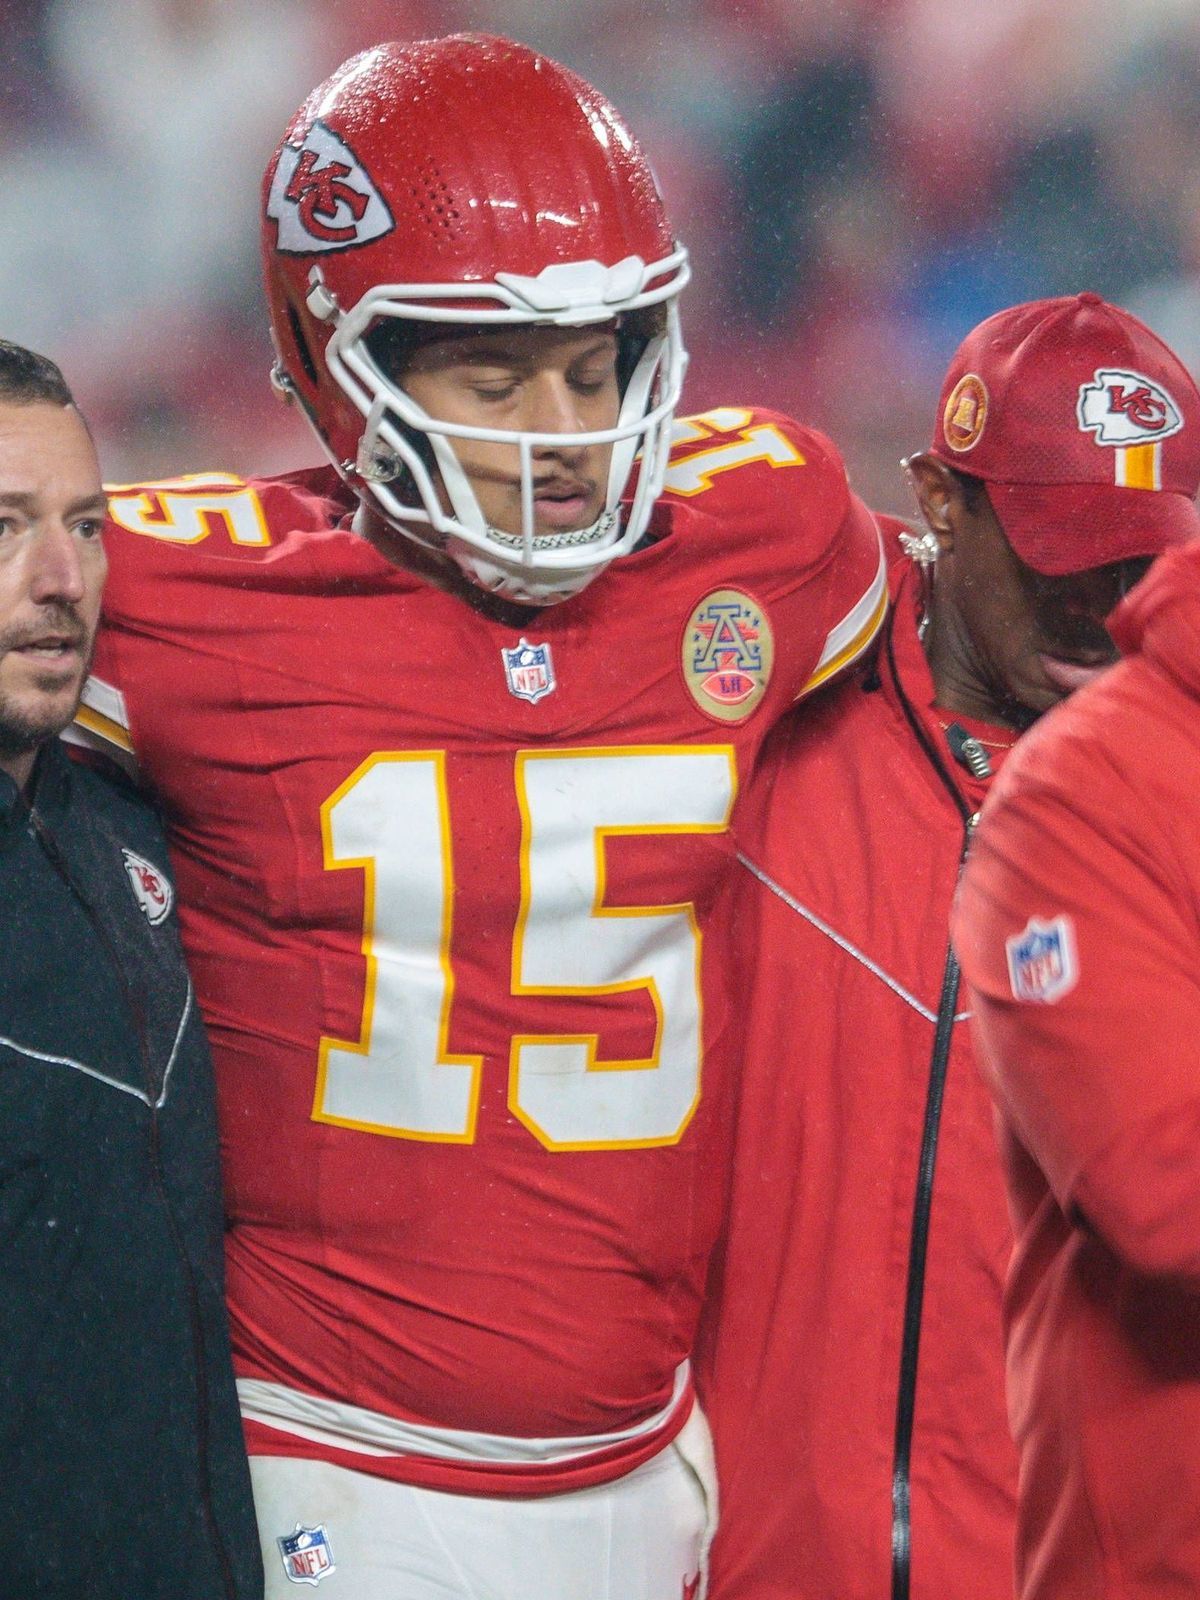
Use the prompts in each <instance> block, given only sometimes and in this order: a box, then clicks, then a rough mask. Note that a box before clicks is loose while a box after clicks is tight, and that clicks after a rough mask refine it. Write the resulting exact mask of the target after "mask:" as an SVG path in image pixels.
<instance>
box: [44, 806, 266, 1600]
mask: <svg viewBox="0 0 1200 1600" xmlns="http://www.w3.org/2000/svg"><path fill="white" fill-rule="evenodd" d="M29 823H30V827H31V828H32V830H33V833H34V836H35V837H36V839H37V841H38V843H39V845H40V846H41V848H42V852H43V854H44V855H45V857H46V859H47V861H49V863H50V865H51V866H52V867H53V868H54V871H55V872H56V873H57V874H58V876H59V877H60V878H61V880H62V882H63V884H64V885H65V887H66V889H67V891H68V892H69V893H70V895H71V896H72V898H73V899H74V900H75V901H76V902H77V904H78V905H79V908H80V910H81V911H82V912H83V914H84V916H85V917H86V918H87V920H88V922H89V923H90V924H91V927H92V929H93V930H94V932H95V934H96V937H97V939H99V941H100V943H101V945H102V946H103V948H104V950H105V952H106V954H107V956H108V959H109V961H110V962H111V964H112V966H113V969H114V971H115V973H116V975H117V979H118V981H119V983H120V985H121V989H122V992H123V993H124V996H125V1003H126V1006H127V1008H128V1011H129V1014H130V1016H131V1018H132V1020H133V1024H134V1031H135V1032H136V1034H137V1041H138V1055H139V1057H140V1058H141V1065H142V1081H143V1083H144V1084H145V1087H146V1103H147V1109H148V1111H149V1115H150V1127H149V1145H150V1149H149V1156H150V1171H151V1175H152V1178H153V1182H154V1188H155V1191H156V1192H157V1194H158V1198H159V1203H160V1204H161V1206H162V1208H163V1212H164V1214H165V1215H166V1218H167V1226H168V1228H169V1230H170V1234H171V1238H172V1240H173V1241H174V1244H175V1250H176V1254H177V1255H178V1257H179V1262H180V1265H181V1267H182V1269H183V1277H184V1283H185V1285H186V1296H187V1306H188V1328H189V1332H190V1334H191V1343H192V1365H193V1373H194V1387H195V1395H196V1451H197V1457H198V1460H197V1466H198V1468H199V1474H198V1475H199V1480H200V1482H199V1489H200V1500H201V1505H202V1508H203V1513H204V1521H205V1525H206V1526H207V1528H208V1530H209V1537H210V1538H211V1540H212V1544H213V1550H214V1553H215V1554H216V1557H217V1565H218V1566H219V1568H220V1570H221V1579H222V1586H223V1588H224V1590H225V1593H226V1594H227V1595H228V1596H229V1600H237V1592H238V1590H237V1581H236V1579H235V1577H234V1572H233V1563H232V1561H231V1560H230V1556H229V1552H228V1550H227V1549H226V1547H225V1541H224V1539H223V1538H222V1537H221V1532H220V1529H219V1527H218V1524H217V1514H216V1508H215V1507H214V1505H213V1498H212V1482H211V1474H210V1470H209V1459H208V1457H209V1439H208V1370H207V1363H206V1354H207V1352H206V1347H205V1343H204V1325H203V1319H202V1316H201V1313H200V1293H199V1288H198V1286H197V1284H196V1275H195V1273H194V1272H193V1270H192V1262H191V1257H190V1256H189V1255H188V1252H187V1247H186V1245H185V1244H184V1241H183V1235H182V1232H181V1230H180V1227H179V1219H178V1218H177V1217H176V1215H175V1209H174V1207H173V1206H172V1204H171V1197H170V1194H169V1192H168V1190H167V1183H166V1177H165V1174H164V1172H163V1168H162V1151H161V1147H160V1141H159V1129H158V1109H157V1103H156V1102H157V1099H158V1090H159V1089H160V1088H161V1085H156V1084H155V1081H154V1071H153V1066H152V1063H151V1057H150V1041H149V1038H148V1037H147V1028H146V1013H145V1008H144V1007H143V1006H142V1004H141V1001H140V1000H139V999H138V998H137V995H136V992H135V989H134V985H133V982H132V980H131V978H130V975H129V973H128V972H127V971H126V968H125V964H124V961H123V960H122V957H121V953H120V951H119V950H118V948H117V946H116V943H115V942H114V940H113V939H112V937H111V935H110V934H109V932H108V929H107V927H106V926H105V923H104V919H103V918H102V917H101V915H100V913H99V911H98V910H97V909H96V907H95V906H94V905H93V904H92V902H91V901H90V900H89V899H88V897H87V895H86V894H84V892H83V890H82V889H81V888H80V887H79V885H78V884H77V883H76V882H75V878H74V875H73V874H72V872H71V868H70V865H69V863H68V862H67V859H66V856H65V855H64V854H63V852H62V850H61V848H60V847H59V843H58V840H57V839H56V838H55V837H54V835H53V834H52V833H51V832H50V830H49V828H48V827H47V826H46V824H45V823H44V822H43V821H42V818H41V817H40V816H39V814H38V812H37V810H36V809H35V808H34V807H33V806H30V807H29Z"/></svg>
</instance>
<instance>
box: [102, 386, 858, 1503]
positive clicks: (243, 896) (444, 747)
mask: <svg viewBox="0 0 1200 1600" xmlns="http://www.w3.org/2000/svg"><path fill="white" fill-rule="evenodd" d="M677 432H678V443H677V446H676V449H675V452H674V454H673V456H672V464H671V467H670V470H669V473H668V479H667V483H668V488H667V493H666V495H665V496H664V499H663V501H662V502H661V503H660V505H659V507H658V508H657V511H656V514H655V521H654V523H653V524H652V530H653V533H654V534H655V535H656V537H655V539H654V542H652V543H650V544H647V545H646V546H645V547H644V548H642V549H641V550H639V551H638V552H636V553H635V554H633V555H631V556H627V557H625V558H623V559H621V560H619V561H617V562H615V563H614V564H613V566H611V567H610V568H609V569H608V570H607V571H606V572H605V573H604V574H603V575H602V576H601V577H599V578H598V579H597V580H596V581H595V582H594V583H592V584H591V585H590V586H589V587H588V588H587V589H585V590H584V591H583V592H582V593H581V594H579V595H577V596H575V597H574V598H573V599H571V600H569V601H566V602H564V603H562V604H560V605H557V606H554V607H552V608H549V609H547V610H544V611H538V612H533V613H530V614H529V615H528V618H527V620H526V621H525V622H524V624H523V625H522V626H521V627H520V628H512V627H508V626H505V625H503V624H501V623H499V622H496V621H493V620H491V619H489V618H488V617H485V616H483V615H481V614H480V613H479V612H477V611H476V610H474V609H473V608H472V607H470V606H469V605H467V604H465V603H464V602H463V601H462V600H461V599H459V598H456V597H454V596H452V595H450V594H448V593H445V592H443V591H441V590H439V589H437V588H433V587H431V586H430V585H428V584H427V583H425V582H424V581H422V580H420V579H418V578H416V577H415V576H413V575H412V574H410V573H409V572H407V571H405V570H402V569H399V568H397V567H396V566H394V565H392V564H390V563H389V562H388V561H386V560H385V559H384V558H383V557H382V556H381V555H380V554H379V553H378V552H377V551H376V550H375V548H374V547H373V546H372V545H371V544H369V543H368V542H367V541H366V540H364V539H362V538H360V537H358V536H357V535H356V534H355V533H354V532H352V531H351V527H350V523H351V519H352V513H353V510H354V502H353V500H352V499H350V498H349V496H348V495H347V494H346V492H345V491H344V490H343V489H342V487H341V486H340V484H339V483H338V481H337V479H336V477H335V475H334V474H333V473H332V472H331V471H316V472H312V473H306V474H299V475H296V476H292V477H289V478H283V479H275V480H263V481H251V482H246V481H243V480H241V479H237V478H230V477H225V476H219V475H209V476H205V477H197V478H190V479H180V480H176V481H173V482H171V483H169V484H160V485H153V486H147V487H137V488H131V487H124V488H119V489H117V490H115V491H114V493H113V499H112V526H111V528H110V536H109V554H110V560H111V572H110V577H109V583H108V590H107V598H106V608H105V616H106V627H105V631H104V633H103V636H102V638H101V641H100V644H99V647H98V650H97V655H96V662H95V673H94V681H93V683H92V684H91V686H90V687H89V690H88V692H87V695H86V698H85V704H84V707H83V708H82V709H81V713H80V723H81V726H82V727H83V728H84V729H87V730H90V733H91V734H92V735H93V736H95V735H100V736H107V737H109V738H111V739H115V740H116V741H117V742H119V743H124V744H125V745H126V746H127V747H129V748H131V749H132V751H133V752H135V753H136V757H137V761H138V764H139V766H140V770H141V773H142V775H143V777H144V779H145V781H146V782H147V784H148V785H149V786H150V788H151V789H152V790H153V791H154V793H155V794H156V795H157V796H158V798H159V800H160V802H161V804H162V806H163V808H164V810H165V813H166V818H167V822H168V825H169V828H170V833H171V839H172V847H173V852H174V864H175V869H176V872H177V874H178V888H179V899H180V906H181V919H182V923H183V930H184V937H185V942H186V945H187V950H188V955H189V958H190V961H191V966H192V971H193V975H194V978H195V982H196V988H197V992H198V995H199V997H200V1001H201V1005H202V1007H203V1011H204V1015H205V1017H206V1019H207V1022H208V1025H209V1030H210V1037H211V1040H212V1045H213V1051H214V1055H215V1059H216V1065H217V1074H218V1085H219V1096H220V1114H221V1128H222V1140H223V1149H224V1160H225V1175H226V1185H227V1203H228V1212H229V1217H230V1230H229V1234H228V1252H227V1256H228V1294H229V1301H230V1308H231V1316H232V1321H233V1336H234V1345H235V1351H236V1357H237V1365H238V1372H239V1375H240V1378H241V1379H242V1380H243V1383H242V1389H243V1403H244V1405H245V1407H246V1411H247V1415H248V1417H249V1418H250V1423H251V1427H250V1438H251V1443H252V1447H253V1448H254V1449H255V1450H256V1451H265V1452H271V1451H275V1452H282V1453H301V1454H314V1455H318V1456H321V1457H324V1458H326V1459H331V1460H336V1461H340V1462H342V1463H343V1464H349V1465H352V1466H354V1467H356V1468H358V1469H359V1470H365V1471H369V1472H377V1473H380V1474H383V1475H386V1476H391V1477H397V1478H401V1479H405V1480H407V1481H414V1482H421V1483H426V1484H431V1485H434V1486H440V1487H451V1488H463V1489H468V1490H470V1491H471V1492H477V1491H479V1490H480V1489H485V1490H490V1491H492V1492H501V1493H528V1492H537V1491H540V1490H545V1489H546V1488H548V1487H553V1488H555V1489H558V1488H561V1487H565V1486H571V1485H574V1484H577V1483H579V1482H582V1481H594V1480H595V1479H596V1478H598V1477H605V1476H607V1477H613V1476H616V1475H619V1474H620V1473H621V1472H624V1471H626V1470H629V1468H630V1467H631V1466H632V1465H635V1464H636V1463H637V1461H638V1460H640V1459H642V1458H644V1456H645V1455H646V1454H648V1453H649V1452H650V1451H651V1450H652V1449H655V1448H659V1447H661V1444H662V1443H663V1442H664V1438H665V1437H666V1436H669V1433H667V1432H665V1431H664V1430H669V1429H670V1428H674V1427H677V1426H678V1425H680V1424H681V1422H682V1420H683V1416H684V1414H685V1413H686V1403H685V1401H686V1393H685V1389H686V1380H685V1379H682V1378H680V1377H679V1375H678V1370H677V1369H683V1367H684V1363H685V1362H686V1359H687V1356H688V1352H689V1349H690V1346H691V1343H692V1338H693V1332H694V1327H695V1322H696V1316H697V1309H698V1304H699V1299H700V1294H701V1288H702V1283H703V1278H704V1270H705V1263H706V1258H707V1256H708V1253H709V1249H710V1246H711V1244H712V1242H713V1239H714V1236H715V1234H716V1231H717V1229H718V1226H719V1223H720V1217H721V1209H722V1205H723V1201H724V1170H723V1168H724V1162H725V1152H726V1149H727V1140H726V1138H725V1116H726V1111H727V1100H728V1087H727V1085H726V1084H725V1083H723V1082H722V1081H721V1079H722V1077H723V1074H722V1073H720V1072H719V1071H717V1070H716V1062H717V1061H718V1059H720V1058H722V1057H724V1056H725V1055H726V1054H727V1053H728V1052H727V1051H726V1050H723V1049H721V1048H719V1040H720V1036H721V1032H722V1030H723V1029H724V1028H725V1027H726V1026H727V1025H728V1021H729V1015H728V1011H727V1001H726V997H725V995H724V992H723V987H722V984H721V981H720V972H719V970H718V969H719V967H720V965H721V963H720V961H719V951H718V950H717V949H716V948H715V946H716V941H715V940H714V941H712V942H711V943H712V946H713V947H712V948H708V949H706V948H705V943H704V938H703V929H704V925H705V918H706V914H707V912H708V909H709V906H710V903H711V901H712V899H713V896H714V892H715V889H716V886H717V883H718V880H719V877H720V874H721V872H722V871H723V869H724V867H725V865H726V862H727V861H728V859H729V842H728V832H727V830H728V824H729V818H730V812H731V810H732V807H733V803H734V800H735V797H736V795H737V792H738V788H739V785H740V784H741V783H743V782H744V781H745V778H746V776H747V774H748V772H749V770H750V768H751V766H752V764H753V762H754V759H755V756H756V754H757V751H758V749H759V746H760V743H761V741H762V739H763V737H764V735H765V734H766V732H767V730H768V729H769V728H770V726H771V724H772V723H773V722H774V721H775V720H776V719H777V718H778V717H779V715H780V714H781V713H782V712H783V711H784V710H785V709H786V708H787V707H788V706H789V705H790V704H791V703H792V702H793V701H794V700H795V699H796V697H797V696H798V695H801V694H803V693H806V692H807V691H809V690H810V689H812V688H813V687H815V686H816V685H817V684H818V683H820V682H823V681H824V680H825V678H827V677H828V676H830V675H831V674H832V673H833V672H835V671H837V670H838V669H839V668H840V667H841V666H843V665H845V664H846V663H848V662H849V661H851V660H853V659H854V658H855V657H856V656H857V655H858V654H859V653H860V652H861V651H862V649H863V648H864V647H865V645H866V644H867V643H868V642H869V640H870V639H871V637H872V636H873V634H874V632H875V630H876V628H877V626H878V623H879V620H880V617H881V614H882V610H883V606H884V604H885V599H884V586H883V570H882V563H881V552H880V546H879V541H878V535H877V532H876V528H875V524H874V521H873V519H872V517H871V515H870V513H869V512H868V511H867V510H866V509H865V508H864V507H863V506H862V505H861V503H860V502H859V501H857V500H856V499H855V498H854V496H853V495H852V494H851V492H850V490H849V488H848V486H847V483H846V478H845V473H844V469H843V467H842V464H841V461H840V459H839V457H838V456H837V454H836V452H835V451H834V450H833V448H832V446H831V445H830V444H829V443H828V441H827V440H825V439H824V438H823V437H822V436H821V435H819V434H816V433H813V432H810V431H808V430H805V429H801V428H799V427H798V426H797V425H796V424H794V423H792V422H790V421H787V420H786V419H783V418H780V417H775V416H772V415H770V414H765V413H758V412H756V413H751V412H748V411H740V410H734V409H727V410H722V411H719V412H713V413H709V414H707V415H705V416H703V417H699V418H694V419H689V420H688V421H685V422H682V423H680V424H679V425H678V430H677ZM706 1050H707V1051H708V1053H709V1059H710V1063H711V1070H710V1071H709V1072H708V1073H707V1074H706V1072H705V1071H704V1069H703V1062H704V1057H705V1053H706ZM673 1397H674V1399H673ZM506 1441H507V1443H508V1444H511V1445H513V1446H514V1449H512V1450H510V1449H508V1448H506ZM520 1441H525V1442H526V1443H527V1445H528V1448H527V1449H526V1450H524V1451H522V1450H520V1449H519V1448H516V1446H517V1445H518V1444H519V1442H520ZM539 1441H544V1442H545V1445H544V1448H543V1446H542V1444H540V1443H539Z"/></svg>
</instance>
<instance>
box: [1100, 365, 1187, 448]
mask: <svg viewBox="0 0 1200 1600" xmlns="http://www.w3.org/2000/svg"><path fill="white" fill-rule="evenodd" d="M1079 426H1080V428H1081V429H1082V430H1083V431H1084V432H1085V433H1086V432H1088V431H1089V430H1091V431H1092V432H1093V433H1094V434H1095V436H1096V443H1097V444H1109V445H1123V444H1144V443H1146V442H1147V441H1149V440H1157V439H1166V438H1168V437H1169V436H1170V435H1171V434H1173V433H1178V432H1179V430H1180V428H1182V427H1183V417H1182V415H1181V414H1180V410H1179V407H1178V406H1177V405H1176V404H1175V402H1174V400H1172V399H1171V396H1170V395H1169V394H1168V393H1167V391H1166V390H1165V389H1164V388H1163V387H1162V385H1161V384H1158V383H1155V382H1154V380H1153V379H1152V378H1147V377H1144V376H1143V375H1142V374H1141V373H1140V372H1128V371H1126V370H1125V369H1124V368H1123V367H1112V368H1108V369H1105V368H1101V369H1100V370H1099V371H1098V372H1097V373H1096V376H1095V379H1094V380H1093V381H1092V382H1091V383H1084V384H1081V385H1080V388H1079Z"/></svg>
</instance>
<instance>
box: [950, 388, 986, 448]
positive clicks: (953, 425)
mask: <svg viewBox="0 0 1200 1600" xmlns="http://www.w3.org/2000/svg"><path fill="white" fill-rule="evenodd" d="M987 414H988V392H987V386H986V384H985V383H984V381H983V379H982V378H978V377H976V375H975V374H974V373H973V372H968V373H966V374H964V376H963V377H961V378H960V379H959V380H958V382H957V383H956V384H955V385H954V388H953V389H952V390H951V391H950V398H949V399H948V400H947V401H946V409H945V411H944V412H943V413H942V432H943V433H944V434H945V435H946V443H947V444H948V445H949V446H950V448H951V450H958V451H960V452H962V453H964V454H965V452H966V451H968V450H973V449H974V447H975V446H976V445H977V444H978V443H979V438H980V435H981V434H982V433H983V429H984V425H985V423H986V422H987Z"/></svg>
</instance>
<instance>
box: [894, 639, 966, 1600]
mask: <svg viewBox="0 0 1200 1600" xmlns="http://www.w3.org/2000/svg"><path fill="white" fill-rule="evenodd" d="M893 619H894V613H892V614H889V617H888V623H887V632H886V634H885V644H884V649H885V651H886V655H887V662H888V668H889V670H890V673H891V678H892V683H893V685H894V687H895V689H896V696H897V699H898V701H899V703H900V707H901V709H902V711H903V712H904V717H905V720H906V721H907V723H908V725H909V728H910V730H911V732H912V735H913V737H914V738H915V739H916V741H917V743H918V745H919V746H920V747H921V749H922V751H923V752H924V754H925V756H926V758H927V759H928V761H929V764H930V765H931V766H932V768H933V770H934V772H935V773H936V774H937V776H938V778H939V779H940V781H941V783H942V786H943V787H944V788H945V790H946V791H947V793H948V794H949V796H950V799H951V800H952V801H953V803H954V808H955V810H956V811H957V812H958V814H959V816H960V818H961V819H962V824H963V842H962V849H961V851H960V852H959V858H958V872H957V873H956V876H955V881H956V882H957V879H958V877H959V876H961V874H962V869H963V864H964V863H965V861H966V859H967V852H968V851H969V849H970V848H971V837H972V834H973V833H974V831H975V823H976V820H977V813H974V814H973V813H972V812H971V810H970V808H969V807H968V806H967V805H966V803H965V802H964V800H963V797H962V795H961V793H960V792H959V789H958V785H957V784H956V783H955V781H954V779H953V778H952V777H951V775H950V773H949V772H948V771H947V769H946V765H945V763H944V762H943V760H942V759H941V754H940V752H939V751H938V750H937V748H936V747H935V746H934V745H933V743H932V741H931V740H930V738H929V736H928V732H927V730H926V728H925V727H924V725H923V723H922V722H921V719H920V718H919V717H918V716H917V714H916V712H915V710H914V709H913V707H912V706H911V705H910V704H909V700H908V696H907V695H906V694H905V693H904V687H903V684H902V683H901V681H900V674H899V673H898V672H897V670H896V658H895V650H894V645H893V641H892V624H893ZM960 976H961V975H960V972H959V965H958V957H957V956H956V955H955V953H954V949H953V946H951V945H950V944H949V943H948V944H947V946H946V964H945V967H944V968H943V971H942V990H941V995H940V997H939V1000H938V1011H937V1022H936V1025H935V1027H934V1034H933V1048H932V1051H931V1052H930V1058H929V1078H928V1087H927V1089H926V1093H925V1117H924V1122H923V1125H922V1129H921V1152H920V1157H919V1160H918V1162H917V1182H916V1190H915V1193H914V1196H913V1213H912V1226H911V1229H910V1232H909V1247H908V1275H907V1279H906V1283H905V1292H904V1323H903V1331H902V1334H901V1340H900V1372H899V1384H898V1387H897V1392H896V1431H895V1437H894V1441H893V1447H892V1600H909V1591H910V1587H911V1579H912V1441H913V1423H914V1420H915V1416H916V1405H917V1367H918V1362H919V1359H920V1353H921V1316H922V1312H923V1309H924V1300H925V1264H926V1258H927V1255H928V1250H929V1226H930V1221H931V1218H932V1215H933V1183H934V1177H935V1175H936V1170H937V1147H938V1134H939V1132H940V1130H941V1121H942V1106H943V1103H944V1101H945V1095H946V1075H947V1072H948V1069H949V1065H950V1043H951V1039H952V1036H953V1033H954V1016H955V1012H956V1009H957V1006H958V992H959V983H960Z"/></svg>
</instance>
